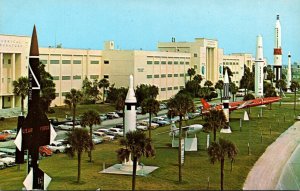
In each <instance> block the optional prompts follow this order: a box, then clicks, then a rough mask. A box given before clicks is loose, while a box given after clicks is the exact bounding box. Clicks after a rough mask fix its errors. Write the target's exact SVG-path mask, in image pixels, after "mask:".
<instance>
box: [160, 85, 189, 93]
mask: <svg viewBox="0 0 300 191" xmlns="http://www.w3.org/2000/svg"><path fill="white" fill-rule="evenodd" d="M178 88H179V89H180V90H182V89H183V88H184V86H179V87H178V86H174V87H167V88H160V91H162V92H163V91H169V90H178Z"/></svg>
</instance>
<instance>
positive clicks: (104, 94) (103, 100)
mask: <svg viewBox="0 0 300 191" xmlns="http://www.w3.org/2000/svg"><path fill="white" fill-rule="evenodd" d="M104 96H105V88H104V87H103V104H104Z"/></svg>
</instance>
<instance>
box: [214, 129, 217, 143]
mask: <svg viewBox="0 0 300 191" xmlns="http://www.w3.org/2000/svg"><path fill="white" fill-rule="evenodd" d="M216 139H217V129H216V128H215V127H214V142H216Z"/></svg>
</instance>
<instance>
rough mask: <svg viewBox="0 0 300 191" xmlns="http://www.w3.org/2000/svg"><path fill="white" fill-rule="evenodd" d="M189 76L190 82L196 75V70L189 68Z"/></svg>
mask: <svg viewBox="0 0 300 191" xmlns="http://www.w3.org/2000/svg"><path fill="white" fill-rule="evenodd" d="M187 74H188V75H189V76H190V81H191V80H192V77H193V76H194V75H195V74H196V71H195V69H194V68H189V69H188V70H187Z"/></svg>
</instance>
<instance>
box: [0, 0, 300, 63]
mask: <svg viewBox="0 0 300 191" xmlns="http://www.w3.org/2000/svg"><path fill="white" fill-rule="evenodd" d="M277 14H279V15H280V20H281V26H282V49H283V63H284V64H286V63H287V54H288V51H291V54H292V61H297V62H300V37H299V32H300V1H299V0H151V1H150V0H27V1H25V0H0V34H15V35H28V36H29V35H31V32H32V27H33V24H36V26H37V30H38V38H39V45H40V46H43V47H48V46H54V44H55V42H56V44H58V43H62V45H63V47H66V48H84V49H87V48H91V49H103V42H104V41H106V40H114V41H115V44H116V47H117V48H120V49H140V48H142V49H143V50H156V46H157V42H167V41H171V38H172V37H176V41H193V40H194V38H197V37H204V38H210V39H217V40H218V41H219V47H220V48H223V49H224V53H225V54H230V53H235V52H249V53H252V54H254V56H255V46H256V36H257V35H258V34H261V35H262V36H263V45H264V56H265V57H267V59H268V62H269V63H270V64H271V63H273V55H272V54H273V47H274V26H275V20H276V15H277Z"/></svg>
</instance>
